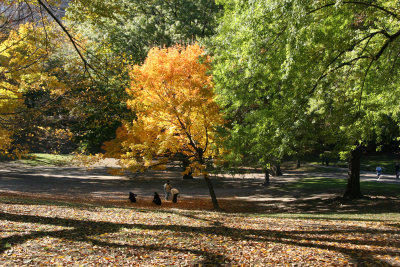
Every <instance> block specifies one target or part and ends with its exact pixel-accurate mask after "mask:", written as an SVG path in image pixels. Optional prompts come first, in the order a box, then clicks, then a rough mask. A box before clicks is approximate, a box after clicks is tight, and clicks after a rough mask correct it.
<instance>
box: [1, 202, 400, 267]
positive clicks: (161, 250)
mask: <svg viewBox="0 0 400 267" xmlns="http://www.w3.org/2000/svg"><path fill="white" fill-rule="evenodd" d="M399 221H400V216H399V213H390V212H385V211H376V210H375V211H374V212H371V213H362V214H355V213H344V214H340V213H297V214H290V213H279V212H278V213H271V214H252V213H222V212H211V211H193V210H192V211H189V210H178V209H157V208H140V207H135V205H134V204H130V206H124V207H105V206H103V205H96V204H90V205H88V204H78V203H68V202H62V201H49V200H34V199H23V198H19V197H0V229H1V230H0V237H1V241H0V265H4V266H39V265H44V266H48V265H52V266H55V265H57V266H71V265H72V266H78V265H83V266H86V265H110V266H111V265H112V266H127V265H137V266H234V265H236V266H240V265H242V266H266V265H292V264H298V265H301V266H318V265H323V266H328V265H329V266H349V265H350V266H351V265H354V266H356V265H362V266H377V265H379V266H385V265H387V266H390V265H399V264H400V258H399V257H400V242H399V240H400V223H399Z"/></svg>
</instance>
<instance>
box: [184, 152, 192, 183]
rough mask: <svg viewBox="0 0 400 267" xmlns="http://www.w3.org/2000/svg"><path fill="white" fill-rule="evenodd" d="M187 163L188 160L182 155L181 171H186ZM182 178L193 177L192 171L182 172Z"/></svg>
mask: <svg viewBox="0 0 400 267" xmlns="http://www.w3.org/2000/svg"><path fill="white" fill-rule="evenodd" d="M189 165H190V161H189V160H188V159H187V158H186V157H184V156H183V158H182V167H183V171H186V168H188V167H189ZM182 178H183V179H193V173H192V172H191V171H190V172H189V173H187V174H184V175H183V177H182Z"/></svg>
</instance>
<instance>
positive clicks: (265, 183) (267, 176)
mask: <svg viewBox="0 0 400 267" xmlns="http://www.w3.org/2000/svg"><path fill="white" fill-rule="evenodd" d="M263 170H264V175H265V181H264V185H269V169H268V168H265V169H263Z"/></svg>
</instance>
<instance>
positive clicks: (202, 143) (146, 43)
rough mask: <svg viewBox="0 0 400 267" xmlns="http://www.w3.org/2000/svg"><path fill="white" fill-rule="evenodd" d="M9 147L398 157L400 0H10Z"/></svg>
mask: <svg viewBox="0 0 400 267" xmlns="http://www.w3.org/2000/svg"><path fill="white" fill-rule="evenodd" d="M0 4H1V28H0V30H1V33H0V34H1V36H0V38H1V45H0V61H1V66H0V86H1V87H0V93H1V97H0V135H1V139H0V152H1V153H2V155H3V156H17V157H21V156H22V155H25V154H27V153H28V152H51V153H71V152H79V153H81V154H84V155H89V154H96V153H105V154H104V155H105V156H112V157H115V158H118V159H120V160H121V161H120V163H121V165H122V166H123V167H124V168H126V169H130V170H133V171H137V170H144V169H147V168H160V167H163V166H164V165H165V164H167V163H168V162H170V161H180V162H182V165H183V168H184V172H183V175H185V176H186V177H190V176H191V175H193V174H194V175H195V174H202V175H203V177H204V178H205V180H206V181H207V184H208V186H209V189H210V195H211V197H212V199H213V204H214V207H215V208H218V203H217V201H216V198H215V196H213V190H212V184H211V183H210V181H209V179H208V172H209V171H210V169H212V168H217V170H218V171H221V172H224V171H235V170H237V169H238V168H240V167H243V166H247V167H249V166H251V167H256V168H260V169H262V170H263V171H264V173H265V179H266V181H265V182H266V184H268V182H269V171H270V170H271V169H272V170H274V171H275V172H278V173H279V164H280V163H282V162H283V161H285V160H288V159H290V160H293V159H295V160H302V159H308V158H320V159H321V160H324V161H326V162H329V161H332V160H336V159H339V158H340V159H343V160H347V161H348V163H349V179H348V184H347V188H346V190H345V193H344V196H345V197H350V198H359V197H361V196H362V193H361V189H360V178H359V173H360V157H361V155H362V154H365V153H368V152H371V151H376V150H387V151H390V153H397V152H398V146H399V144H398V141H399V105H398V101H397V99H399V93H400V90H399V86H398V81H399V79H398V76H399V65H398V64H399V61H398V60H397V59H398V56H399V53H400V42H399V36H400V21H399V18H400V15H399V14H400V12H399V9H400V7H399V3H398V2H397V1H394V0H393V1H367V0H359V1H332V0H331V1H329V0H321V1H299V0H290V1H289V0H288V1H273V0H271V1H253V2H248V1H239V0H219V1H217V2H214V1H212V0H195V1H188V0H173V1H158V0H151V1H124V0H121V1H97V0H96V1H85V0H75V1H70V2H65V1H64V2H62V3H60V2H59V1H50V0H49V1H40V0H39V1H17V0H16V1H1V2H0Z"/></svg>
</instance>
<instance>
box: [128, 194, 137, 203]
mask: <svg viewBox="0 0 400 267" xmlns="http://www.w3.org/2000/svg"><path fill="white" fill-rule="evenodd" d="M136 196H137V195H136V194H134V193H132V192H129V200H130V201H131V202H133V203H136Z"/></svg>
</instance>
